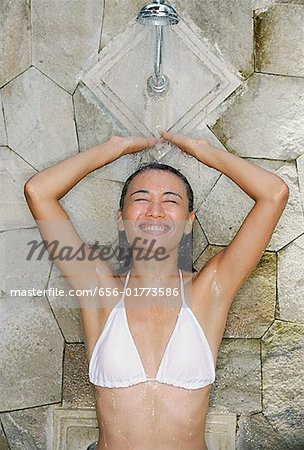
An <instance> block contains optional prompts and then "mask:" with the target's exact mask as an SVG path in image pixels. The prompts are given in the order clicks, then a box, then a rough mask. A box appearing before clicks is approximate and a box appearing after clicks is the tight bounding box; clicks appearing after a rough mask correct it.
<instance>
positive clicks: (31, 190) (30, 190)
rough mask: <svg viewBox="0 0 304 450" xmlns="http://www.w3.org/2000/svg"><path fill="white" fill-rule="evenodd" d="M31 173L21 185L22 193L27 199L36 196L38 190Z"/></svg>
mask: <svg viewBox="0 0 304 450" xmlns="http://www.w3.org/2000/svg"><path fill="white" fill-rule="evenodd" d="M34 176H35V175H33V176H32V177H31V178H30V179H29V180H27V182H26V183H25V184H24V186H23V193H24V196H25V198H26V200H27V201H30V200H33V199H35V198H38V192H37V189H36V188H35V183H34V181H33V177H34Z"/></svg>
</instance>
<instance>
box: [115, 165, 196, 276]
mask: <svg viewBox="0 0 304 450" xmlns="http://www.w3.org/2000/svg"><path fill="white" fill-rule="evenodd" d="M149 170H160V171H164V172H171V173H173V174H174V175H176V176H178V177H179V178H180V179H181V180H182V182H183V183H184V186H185V188H186V191H187V197H188V211H189V213H190V212H192V211H193V202H194V196H193V190H192V187H191V185H190V183H189V181H188V180H187V178H186V177H185V176H184V175H183V174H182V173H181V172H180V171H179V170H177V169H175V168H174V167H172V166H169V165H168V164H161V163H158V162H151V163H145V164H143V165H141V166H140V167H139V168H138V169H137V170H136V171H135V172H134V173H132V174H131V175H130V176H129V178H127V180H126V181H125V183H124V186H123V189H122V192H121V197H120V202H119V209H120V210H121V211H122V210H123V208H124V204H125V197H126V194H127V191H128V188H129V186H130V183H131V181H132V180H133V179H134V178H135V177H136V176H137V175H138V174H140V173H143V172H147V171H149ZM118 237H119V248H121V249H123V254H124V255H125V256H124V258H123V259H122V260H120V261H119V268H118V270H116V273H117V274H122V273H126V272H128V271H129V270H130V269H131V267H132V264H133V258H132V249H131V246H130V244H129V242H128V239H127V236H126V233H125V231H120V230H119V231H118ZM192 242H193V230H191V232H190V233H188V234H185V233H184V235H183V237H182V239H181V241H180V243H179V251H178V268H179V269H180V270H183V271H186V272H189V268H190V270H192V272H196V270H195V269H194V268H193V266H192V253H193V249H192ZM126 255H127V257H126Z"/></svg>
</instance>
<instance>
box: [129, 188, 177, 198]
mask: <svg viewBox="0 0 304 450" xmlns="http://www.w3.org/2000/svg"><path fill="white" fill-rule="evenodd" d="M140 192H141V193H143V194H149V193H150V192H149V191H147V190H146V189H139V190H138V191H135V192H133V193H132V194H131V195H130V197H132V195H135V194H138V193H140ZM168 194H169V195H176V196H177V197H180V198H181V199H183V197H182V196H181V195H180V194H177V193H176V192H171V191H166V192H163V195H168Z"/></svg>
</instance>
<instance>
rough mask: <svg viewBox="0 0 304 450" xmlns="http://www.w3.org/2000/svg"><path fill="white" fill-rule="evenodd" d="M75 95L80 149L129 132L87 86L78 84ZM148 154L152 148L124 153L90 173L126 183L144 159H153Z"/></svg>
mask: <svg viewBox="0 0 304 450" xmlns="http://www.w3.org/2000/svg"><path fill="white" fill-rule="evenodd" d="M73 98H74V105H75V116H76V123H77V134H78V139H79V146H80V150H81V151H83V150H87V149H88V148H92V147H95V146H97V145H99V144H102V143H104V142H106V141H108V140H109V139H110V138H111V136H113V135H114V134H116V135H118V136H127V135H129V133H128V132H127V130H126V129H125V128H124V127H123V126H122V125H121V124H119V123H118V122H117V120H116V119H115V117H114V116H113V115H112V114H111V113H110V112H109V111H108V110H107V109H106V108H105V107H104V105H103V104H102V103H101V102H100V101H98V99H97V97H96V96H95V95H93V94H92V92H91V91H90V90H89V89H88V88H87V87H86V86H85V85H82V84H81V85H80V86H78V87H77V89H76V91H75V94H74V96H73ZM149 156H150V155H149V151H144V152H140V153H135V154H132V155H125V156H123V157H120V158H119V159H117V160H116V161H113V162H112V163H110V164H107V165H106V166H103V167H101V168H100V169H97V170H95V171H94V172H91V173H90V174H89V176H90V177H91V176H92V177H97V178H102V179H107V180H113V181H121V182H124V181H125V180H126V179H127V178H128V176H129V175H131V173H133V172H135V170H136V169H137V167H138V166H139V165H140V164H141V163H142V162H146V161H149V160H151V157H149Z"/></svg>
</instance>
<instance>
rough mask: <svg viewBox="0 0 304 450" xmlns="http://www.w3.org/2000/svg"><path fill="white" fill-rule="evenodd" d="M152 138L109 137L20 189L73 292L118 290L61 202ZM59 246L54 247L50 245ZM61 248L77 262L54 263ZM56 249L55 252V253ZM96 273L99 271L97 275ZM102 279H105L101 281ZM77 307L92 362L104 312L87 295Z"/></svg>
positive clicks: (150, 143)
mask: <svg viewBox="0 0 304 450" xmlns="http://www.w3.org/2000/svg"><path fill="white" fill-rule="evenodd" d="M156 142H157V140H156V139H145V138H141V137H130V138H123V137H119V136H113V137H112V138H111V139H110V140H109V141H108V142H106V143H105V144H101V145H98V146H96V147H93V148H91V149H88V150H86V151H83V152H81V153H78V154H76V155H73V156H71V157H70V158H67V159H65V160H63V161H61V162H59V163H57V164H54V165H53V166H51V167H48V168H46V169H44V170H42V171H40V172H39V173H37V174H35V175H34V176H32V177H31V178H30V179H29V180H28V181H27V182H26V184H25V186H24V193H25V197H26V200H27V203H28V206H29V208H30V210H31V212H32V215H33V217H34V218H35V220H36V222H37V226H38V228H39V231H40V234H41V236H42V238H43V240H44V241H46V244H47V245H48V251H49V252H50V253H51V254H52V257H53V258H54V261H55V264H56V265H57V267H58V268H59V270H60V271H61V273H62V274H63V275H64V277H65V278H66V279H67V281H68V282H69V283H70V284H71V286H72V288H74V289H75V290H76V289H78V290H79V291H83V290H86V289H93V288H95V286H100V283H103V282H104V281H106V286H105V287H109V288H111V287H116V283H115V280H114V279H113V273H112V270H111V268H110V266H109V265H108V264H107V263H106V261H103V260H101V259H100V258H98V257H97V258H94V259H93V258H92V257H91V256H92V249H90V247H89V246H88V245H87V244H86V243H85V242H84V241H83V240H82V239H81V237H80V236H79V234H78V233H77V231H76V229H75V228H74V226H73V225H72V223H71V221H70V218H69V216H68V214H67V213H66V211H65V210H64V208H63V207H62V206H61V205H60V203H59V200H60V198H62V197H63V196H64V195H65V194H66V193H67V192H68V191H69V190H70V189H72V188H73V187H74V186H75V185H76V184H77V183H78V182H79V181H80V180H82V179H83V178H84V177H85V176H86V175H88V174H89V173H90V172H93V171H94V170H96V169H98V168H100V167H102V166H104V165H106V164H109V163H110V162H112V161H114V160H116V159H118V158H119V157H120V156H122V155H125V154H127V153H135V152H138V151H140V150H143V149H146V148H148V147H152V146H153V145H155V144H156ZM54 242H57V246H56V249H55V246H53V245H52V243H54ZM64 247H69V248H71V249H73V251H72V254H74V253H75V252H76V251H77V250H78V249H81V251H80V252H78V253H77V257H73V258H71V259H70V260H68V259H67V258H65V259H63V258H62V259H56V257H58V255H60V254H61V253H60V252H62V250H63V248H64ZM54 249H55V250H54ZM97 269H98V270H97ZM99 274H102V277H103V280H100V276H99ZM77 297H78V299H79V302H80V310H81V321H82V329H83V333H84V337H85V343H86V347H87V351H88V356H89V357H90V355H91V352H92V348H93V346H94V344H95V342H96V340H97V337H98V335H99V333H100V328H101V320H102V314H103V313H102V308H100V304H98V298H97V303H96V302H95V299H94V298H92V297H90V296H88V295H85V293H83V295H78V296H77Z"/></svg>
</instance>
